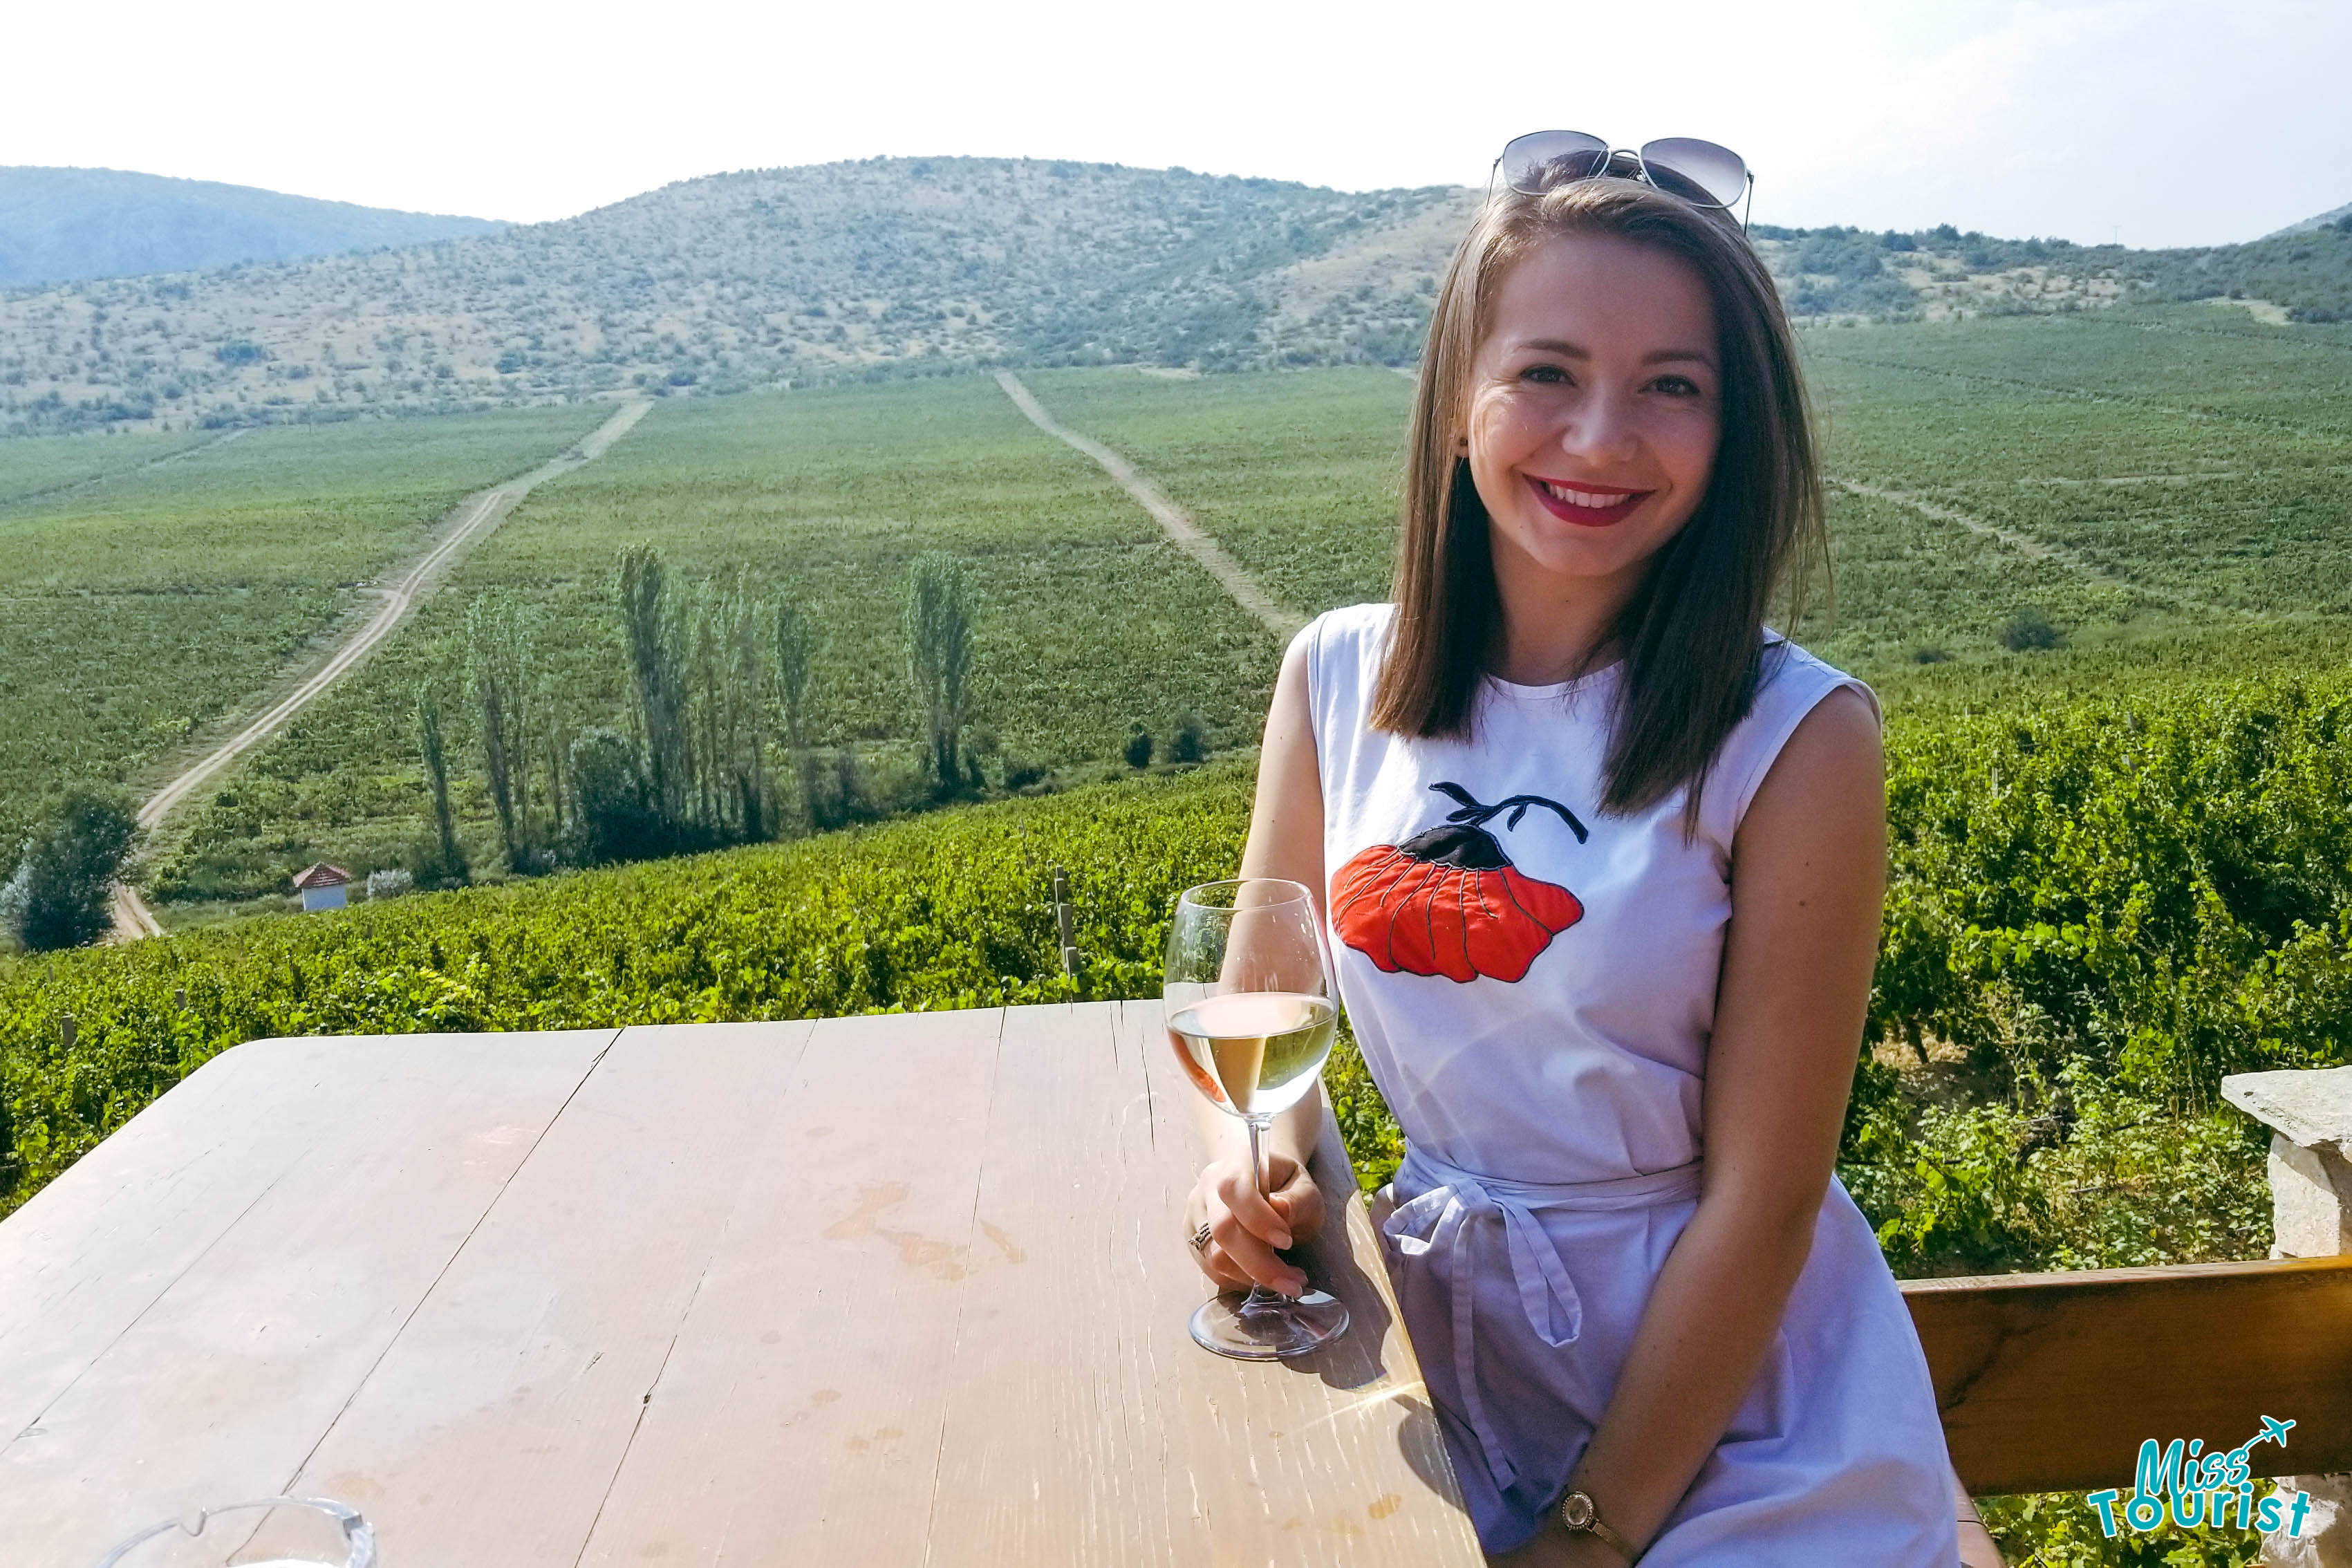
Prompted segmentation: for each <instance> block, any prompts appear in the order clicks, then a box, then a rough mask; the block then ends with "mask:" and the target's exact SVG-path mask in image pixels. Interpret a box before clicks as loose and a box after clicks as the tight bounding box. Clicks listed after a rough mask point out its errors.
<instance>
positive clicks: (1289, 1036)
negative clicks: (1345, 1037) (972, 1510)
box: [1161, 877, 1348, 1361]
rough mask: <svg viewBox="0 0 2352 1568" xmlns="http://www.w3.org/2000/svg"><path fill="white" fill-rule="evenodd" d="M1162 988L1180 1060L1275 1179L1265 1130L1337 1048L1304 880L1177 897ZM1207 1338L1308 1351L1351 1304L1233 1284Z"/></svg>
mask: <svg viewBox="0 0 2352 1568" xmlns="http://www.w3.org/2000/svg"><path fill="white" fill-rule="evenodd" d="M1165 974H1166V983H1165V985H1164V987H1163V989H1162V992H1161V996H1162V998H1163V1000H1164V1001H1165V1003H1166V1006H1167V1014H1168V1039H1169V1043H1170V1044H1171V1046H1173V1047H1175V1051H1176V1059H1177V1062H1178V1063H1179V1064H1180V1065H1181V1067H1182V1068H1183V1069H1184V1076H1185V1077H1186V1078H1188V1079H1191V1080H1192V1087H1193V1088H1195V1089H1199V1090H1200V1091H1201V1093H1202V1096H1204V1097H1205V1098H1206V1099H1207V1100H1208V1101H1209V1103H1210V1104H1212V1105H1213V1106H1215V1107H1216V1108H1217V1109H1218V1110H1223V1111H1225V1112H1227V1113H1228V1114H1230V1115H1233V1116H1236V1117H1239V1118H1240V1119H1241V1121H1242V1122H1243V1124H1244V1126H1245V1127H1246V1128H1247V1129H1248V1135H1249V1162H1250V1173H1251V1175H1252V1177H1253V1179H1254V1180H1255V1182H1256V1183H1257V1185H1258V1190H1259V1192H1261V1193H1263V1192H1265V1187H1266V1178H1265V1152H1264V1148H1263V1142H1264V1135H1265V1130H1266V1128H1267V1127H1269V1126H1271V1125H1272V1124H1273V1121H1274V1119H1275V1118H1276V1116H1278V1115H1280V1114H1281V1113H1282V1112H1283V1111H1285V1110H1289V1109H1290V1108H1291V1107H1292V1106H1294V1105H1296V1104H1297V1103H1298V1101H1299V1100H1301V1099H1302V1098H1304V1097H1305V1095H1306V1093H1307V1090H1308V1089H1312V1088H1313V1087H1314V1086H1315V1084H1316V1082H1317V1081H1318V1075H1319V1074H1320V1073H1321V1072H1322V1070H1323V1061H1324V1058H1326V1057H1328V1056H1329V1055H1330V1054H1331V1041H1332V1037H1333V1036H1334V1035H1335V1034H1336V1033H1337V1032H1338V1029H1339V1010H1338V1008H1337V1007H1336V1006H1335V1005H1333V1003H1332V1000H1331V977H1330V966H1329V964H1328V963H1326V962H1325V959H1324V953H1323V921H1322V917H1321V916H1320V915H1318V913H1317V912H1316V910H1315V901H1314V900H1313V898H1312V897H1311V896H1310V895H1309V894H1308V892H1307V889H1306V888H1305V887H1304V886H1302V885H1301V884H1299V883H1297V882H1292V881H1286V880H1284V879H1280V878H1275V877H1248V878H1240V879H1234V880H1231V881H1223V882H1210V883H1207V884H1205V885H1203V886H1202V887H1198V888H1192V889H1186V890H1185V891H1184V892H1183V893H1182V894H1181V895H1179V896H1178V898H1177V900H1176V914H1175V918H1174V920H1173V921H1171V922H1170V925H1169V928H1168V962H1167V969H1166V972H1165ZM1347 1331H1348V1309H1347V1307H1346V1305H1345V1304H1344V1303H1342V1302H1341V1301H1339V1300H1338V1298H1336V1297H1334V1296H1331V1295H1330V1294H1328V1292H1325V1291H1322V1290H1318V1289H1312V1288H1311V1287H1310V1289H1308V1290H1307V1294H1306V1295H1304V1296H1298V1297H1290V1296H1285V1295H1283V1294H1281V1293H1280V1292H1279V1291H1275V1290H1269V1289H1266V1288H1265V1287H1264V1286H1258V1287H1255V1288H1254V1289H1251V1290H1249V1291H1248V1292H1247V1293H1246V1294H1244V1293H1243V1292H1241V1291H1238V1290H1233V1291H1226V1292H1223V1293H1222V1294H1220V1295H1218V1296H1216V1297H1214V1298H1213V1299H1212V1300H1208V1301H1206V1302H1204V1303H1202V1307H1201V1310H1199V1311H1197V1312H1195V1313H1193V1314H1192V1338H1193V1340H1194V1341H1195V1342H1198V1343H1199V1344H1200V1345H1201V1346H1202V1348H1203V1349H1206V1350H1211V1351H1214V1352H1216V1353H1217V1354H1219V1355H1226V1356H1234V1357H1237V1358H1240V1359H1242V1360H1244V1361H1271V1360H1274V1359H1275V1358H1276V1357H1279V1356H1293V1355H1305V1354H1307V1352H1310V1351H1314V1350H1318V1349H1319V1348H1321V1347H1322V1346H1324V1345H1326V1344H1328V1343H1329V1342H1331V1341H1333V1340H1336V1339H1338V1338H1339V1336H1340V1335H1341V1334H1344V1333H1346V1332H1347Z"/></svg>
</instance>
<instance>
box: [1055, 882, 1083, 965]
mask: <svg viewBox="0 0 2352 1568" xmlns="http://www.w3.org/2000/svg"><path fill="white" fill-rule="evenodd" d="M1070 923H1071V922H1070V879H1069V877H1068V876H1067V875H1066V873H1065V872H1064V871H1063V869H1062V868H1060V867H1059V866H1056V867H1055V868H1054V926H1055V930H1056V931H1059V932H1060V933H1061V937H1062V973H1065V974H1068V975H1076V973H1077V972H1078V944H1077V941H1076V938H1075V937H1074V936H1072V935H1071V932H1070Z"/></svg>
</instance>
